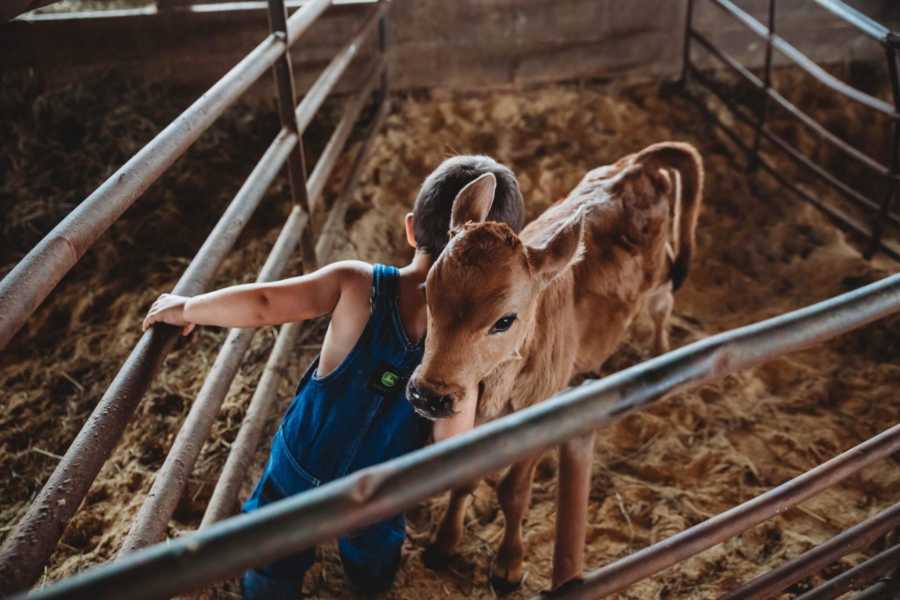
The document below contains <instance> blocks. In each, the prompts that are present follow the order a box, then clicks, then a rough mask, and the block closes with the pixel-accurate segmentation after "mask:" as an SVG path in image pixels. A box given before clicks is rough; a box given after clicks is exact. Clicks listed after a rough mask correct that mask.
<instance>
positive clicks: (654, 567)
mask: <svg viewBox="0 0 900 600" xmlns="http://www.w3.org/2000/svg"><path fill="white" fill-rule="evenodd" d="M897 450H900V425H894V426H893V427H891V428H890V429H888V430H886V431H884V432H882V433H881V434H879V435H877V436H875V437H873V438H871V439H870V440H868V441H865V442H863V443H862V444H860V445H859V446H856V447H855V448H852V449H850V450H847V451H846V452H844V453H843V454H840V455H838V456H836V457H835V458H832V459H831V460H829V461H827V462H825V463H823V464H821V465H819V466H818V467H816V468H814V469H812V470H810V471H807V472H806V473H803V474H802V475H799V476H798V477H795V478H794V479H791V480H790V481H788V482H786V483H783V484H781V485H779V486H778V487H775V488H773V489H771V490H769V491H768V492H766V493H764V494H761V495H759V496H757V497H756V498H753V499H752V500H749V501H748V502H745V503H743V504H741V505H739V506H735V507H734V508H732V509H730V510H727V511H725V512H723V513H720V514H718V515H716V516H715V517H712V518H710V519H707V520H706V521H704V522H702V523H700V524H699V525H695V526H694V527H691V528H690V529H687V530H685V531H682V532H681V533H678V534H676V535H673V536H672V537H670V538H668V539H665V540H663V541H661V542H658V543H656V544H653V545H652V546H650V547H648V548H644V549H643V550H640V551H638V552H635V553H633V554H630V555H628V556H626V557H625V558H622V559H620V560H618V561H616V562H614V563H612V564H610V565H607V566H605V567H603V568H602V569H599V570H597V571H594V572H593V573H590V574H589V575H587V576H586V577H585V578H584V580H583V582H581V583H579V584H577V585H573V586H572V587H571V588H567V589H566V590H565V591H564V592H560V593H556V594H554V595H553V598H554V600H557V599H559V600H575V599H587V598H602V597H604V596H608V595H610V594H614V593H616V592H620V591H622V590H624V589H625V588H627V587H628V586H630V585H631V584H633V583H636V582H638V581H640V580H642V579H645V578H647V577H650V576H651V575H654V574H656V573H658V572H660V571H662V570H663V569H666V568H668V567H670V566H672V565H674V564H676V563H678V562H681V561H682V560H685V559H687V558H690V557H691V556H694V555H695V554H699V553H700V552H702V551H703V550H706V549H707V548H710V547H712V546H715V545H716V544H719V543H721V542H724V541H725V540H727V539H729V538H731V537H733V536H735V535H737V534H739V533H741V532H742V531H745V530H746V529H749V528H750V527H753V526H754V525H757V524H758V523H761V522H762V521H764V520H766V519H768V518H770V517H773V516H775V515H777V514H780V513H782V512H784V511H785V510H787V509H788V508H790V507H792V506H794V505H795V504H798V503H800V502H803V501H804V500H806V499H807V498H810V497H812V496H814V495H815V494H817V493H819V492H821V491H822V490H824V489H826V488H828V487H831V486H832V485H835V484H836V483H838V482H840V481H843V480H844V479H846V478H847V477H850V476H851V475H853V474H854V473H856V472H857V471H859V470H860V469H862V468H863V467H865V466H867V465H869V464H871V463H873V462H875V461H877V460H880V459H883V458H886V457H888V456H890V455H891V454H892V453H894V452H896V451H897Z"/></svg>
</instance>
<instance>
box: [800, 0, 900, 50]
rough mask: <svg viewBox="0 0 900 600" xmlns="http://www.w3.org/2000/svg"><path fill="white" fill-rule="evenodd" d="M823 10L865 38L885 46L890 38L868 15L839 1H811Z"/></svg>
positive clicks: (882, 27)
mask: <svg viewBox="0 0 900 600" xmlns="http://www.w3.org/2000/svg"><path fill="white" fill-rule="evenodd" d="M813 2H815V3H816V4H818V5H819V6H821V7H822V8H824V9H825V10H827V11H829V12H831V13H832V14H834V15H837V16H838V17H840V18H841V19H843V20H844V21H846V22H847V23H850V24H851V25H853V26H854V27H856V28H857V29H859V30H860V31H862V32H863V33H865V34H866V35H867V36H869V37H870V38H872V39H875V40H878V41H879V42H881V43H882V44H886V43H887V42H888V40H889V39H890V37H891V30H890V29H888V28H887V27H885V26H884V25H882V24H881V23H879V22H878V21H876V20H874V19H872V18H871V17H869V16H868V15H866V14H864V13H862V12H860V11H858V10H857V9H855V8H853V7H852V6H850V5H848V4H847V3H846V2H842V1H841V0H813Z"/></svg>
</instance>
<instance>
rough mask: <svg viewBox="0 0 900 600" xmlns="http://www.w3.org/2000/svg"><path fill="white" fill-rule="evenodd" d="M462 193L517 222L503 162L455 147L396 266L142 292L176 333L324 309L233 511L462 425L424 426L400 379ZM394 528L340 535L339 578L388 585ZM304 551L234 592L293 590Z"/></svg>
mask: <svg viewBox="0 0 900 600" xmlns="http://www.w3.org/2000/svg"><path fill="white" fill-rule="evenodd" d="M474 195H479V196H480V198H474ZM489 195H493V203H492V204H491V199H490V197H489ZM472 201H474V202H476V203H478V202H480V203H482V205H484V202H485V201H486V202H487V205H488V206H490V207H491V208H490V212H489V213H488V219H489V220H492V221H499V222H503V223H506V224H508V225H509V226H510V227H512V228H513V230H515V231H516V232H518V231H519V230H520V229H521V228H522V224H523V220H524V205H523V200H522V194H521V192H520V191H519V188H518V184H517V182H516V179H515V177H514V176H513V174H512V172H511V171H510V170H509V169H508V168H506V167H504V166H503V165H501V164H499V163H497V162H496V161H494V160H493V159H491V158H488V157H486V156H457V157H454V158H450V159H448V160H446V161H444V162H443V163H442V164H441V165H440V166H439V167H438V168H437V169H436V170H435V171H434V172H433V173H432V174H431V175H429V176H428V178H427V179H426V180H425V183H424V184H423V185H422V189H421V190H420V191H419V195H418V197H417V198H416V202H415V206H414V208H413V212H412V213H409V214H407V215H406V221H405V226H406V239H407V241H408V242H409V244H410V245H411V246H412V247H414V248H415V249H416V251H415V254H414V256H413V259H412V262H410V263H409V264H408V265H406V266H405V267H403V268H401V269H397V268H396V267H390V266H386V265H379V264H376V265H370V264H367V263H364V262H360V261H343V262H337V263H334V264H331V265H328V266H326V267H323V268H321V269H319V270H318V271H316V272H314V273H309V274H307V275H303V276H301V277H293V278H290V279H284V280H282V281H277V282H273V283H255V284H246V285H236V286H232V287H228V288H224V289H221V290H217V291H215V292H210V293H207V294H201V295H199V296H194V297H193V298H186V297H182V296H175V295H172V294H163V295H162V296H160V298H159V299H158V300H157V301H156V302H155V303H154V304H153V306H152V307H151V309H150V312H149V313H148V314H147V317H146V318H145V319H144V323H143V326H144V329H146V328H147V327H149V326H150V325H152V324H153V323H156V322H163V323H169V324H171V325H175V326H179V327H182V328H183V330H182V333H183V334H184V335H187V334H188V333H189V332H190V331H191V330H192V329H193V328H194V326H196V325H219V326H222V327H259V326H261V325H275V324H280V323H288V322H293V321H302V320H305V319H311V318H313V317H318V316H320V315H323V314H326V313H331V322H330V324H329V325H328V330H327V332H326V334H325V341H324V342H323V344H322V351H321V353H320V354H319V356H318V357H317V358H316V360H314V361H313V363H312V364H311V365H310V367H309V368H308V369H307V371H306V374H305V375H304V376H303V378H302V379H301V380H300V384H299V386H298V388H297V393H296V396H295V397H294V400H293V402H292V403H291V405H290V407H289V408H288V410H287V413H286V414H285V416H284V418H283V420H282V423H281V426H280V428H279V429H278V432H277V433H276V435H275V439H274V440H273V442H272V449H271V452H270V454H269V459H268V462H267V463H266V468H265V471H264V472H263V474H262V477H261V478H260V480H259V482H258V483H257V485H256V488H255V489H254V491H253V493H252V495H251V496H250V498H249V499H248V500H247V502H246V503H245V504H244V506H243V510H244V511H245V512H246V511H251V510H255V509H257V508H259V507H261V506H265V505H267V504H270V503H272V502H275V501H277V500H280V499H282V498H285V497H286V496H290V495H293V494H297V493H300V492H303V491H306V490H309V489H311V488H313V487H316V486H318V485H321V484H322V483H325V482H328V481H331V480H333V479H337V478H339V477H342V476H344V475H347V474H348V473H351V472H353V471H356V470H358V469H362V468H364V467H368V466H371V465H374V464H377V463H380V462H383V461H386V460H389V459H391V458H395V457H397V456H400V455H401V454H404V453H406V452H410V451H412V450H415V449H417V448H420V447H421V446H423V445H424V444H426V443H427V442H428V440H429V437H430V436H433V437H434V439H436V440H440V439H444V438H446V437H449V436H450V435H453V434H454V433H456V432H458V431H461V430H465V429H467V428H468V427H469V426H471V424H470V423H467V420H471V419H472V418H473V417H472V416H471V415H457V417H453V418H449V419H442V420H440V421H438V422H437V423H435V425H434V431H432V427H431V423H429V422H428V421H426V420H424V419H422V418H421V417H419V416H418V415H416V414H415V412H414V410H413V408H412V405H411V404H410V403H409V402H408V401H407V399H406V396H405V393H404V389H405V387H406V380H407V379H408V378H409V376H410V375H411V374H412V371H413V369H415V367H416V366H417V365H418V364H419V362H420V361H421V359H422V351H423V338H424V336H425V327H426V305H425V289H424V287H425V286H424V282H425V278H426V275H427V274H428V269H429V268H430V267H431V265H432V263H433V262H434V260H435V259H436V258H437V257H438V256H439V255H440V253H441V252H442V251H443V249H444V246H446V245H447V242H448V230H449V227H450V215H451V207H452V206H453V205H454V203H459V204H458V206H461V205H462V203H465V202H472ZM405 535H406V532H405V523H404V520H403V515H402V514H401V515H396V516H394V517H392V518H390V519H387V520H385V521H382V522H380V523H376V524H375V525H372V526H370V527H367V528H365V529H362V530H358V531H355V532H352V533H351V534H349V535H347V536H344V537H342V538H340V539H339V540H338V548H339V550H340V554H341V559H342V561H343V565H344V571H345V574H346V575H347V578H348V579H349V580H350V581H351V582H352V583H353V584H354V585H355V586H356V587H358V588H360V589H361V590H362V591H364V592H367V593H377V592H379V591H382V590H384V589H386V588H387V587H389V586H390V585H391V582H392V581H393V578H394V574H395V573H396V571H397V568H398V567H399V565H400V548H401V546H402V544H403V539H404V537H405ZM314 557H315V550H314V549H312V548H310V549H309V550H307V551H304V552H302V553H300V554H297V555H294V556H291V557H288V558H285V559H282V560H280V561H278V562H276V563H273V564H271V565H267V566H265V567H262V568H259V569H254V570H250V571H247V572H246V573H245V574H244V577H243V581H242V587H243V593H244V598H247V599H257V598H260V599H261V598H267V599H281V598H290V599H294V598H296V597H297V594H298V592H299V589H300V586H301V585H302V583H303V576H304V574H305V573H306V571H307V570H308V569H309V567H310V566H311V565H312V562H313V560H314Z"/></svg>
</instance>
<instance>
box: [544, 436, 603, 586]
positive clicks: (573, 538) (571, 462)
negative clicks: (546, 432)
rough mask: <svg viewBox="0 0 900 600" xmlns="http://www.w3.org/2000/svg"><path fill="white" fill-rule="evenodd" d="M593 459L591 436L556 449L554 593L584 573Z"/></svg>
mask: <svg viewBox="0 0 900 600" xmlns="http://www.w3.org/2000/svg"><path fill="white" fill-rule="evenodd" d="M593 457H594V433H593V432H591V433H590V434H588V435H584V436H581V437H578V438H574V439H571V440H569V441H567V442H565V443H564V444H562V445H561V446H560V447H559V477H558V485H557V488H558V489H557V498H556V543H555V545H554V547H553V588H554V589H557V588H559V587H560V586H562V585H563V584H565V583H567V582H569V581H572V580H573V579H577V578H580V577H581V574H582V572H583V571H584V544H585V536H586V533H587V504H588V495H589V493H590V489H591V462H592V459H593Z"/></svg>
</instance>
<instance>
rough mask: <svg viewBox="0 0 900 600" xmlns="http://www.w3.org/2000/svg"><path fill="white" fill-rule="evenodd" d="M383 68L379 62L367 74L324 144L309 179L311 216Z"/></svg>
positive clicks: (382, 64)
mask: <svg viewBox="0 0 900 600" xmlns="http://www.w3.org/2000/svg"><path fill="white" fill-rule="evenodd" d="M383 68H384V62H383V61H379V62H378V64H377V65H376V66H375V68H374V69H373V70H372V72H371V73H370V74H369V77H368V79H367V80H366V83H365V84H363V87H362V89H361V90H360V91H359V92H358V93H357V94H356V96H354V97H353V99H352V100H350V101H349V102H348V103H347V105H346V106H345V107H344V111H343V114H342V115H341V120H340V121H339V122H338V124H337V127H335V129H334V133H332V134H331V138H329V140H328V144H326V146H325V149H324V150H323V151H322V155H321V156H320V157H319V160H318V162H317V163H316V168H315V170H314V171H313V174H312V175H311V176H310V178H309V197H310V210H311V211H312V214H315V212H316V209H318V207H319V203H320V202H321V200H322V192H323V191H324V190H325V184H326V183H327V182H328V178H329V176H330V175H331V172H332V171H333V170H334V167H335V165H336V164H337V159H338V158H339V157H340V155H341V152H343V150H344V146H346V145H347V139H348V138H349V137H350V132H352V131H353V125H354V124H355V123H356V121H357V119H359V115H360V113H361V112H362V109H363V108H364V107H365V105H366V102H367V101H368V100H369V96H370V95H371V93H372V90H373V89H374V88H375V85H376V84H377V83H378V82H379V80H380V78H381V72H382V69H383ZM320 166H321V168H320Z"/></svg>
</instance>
